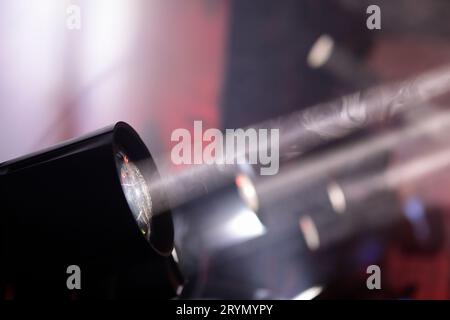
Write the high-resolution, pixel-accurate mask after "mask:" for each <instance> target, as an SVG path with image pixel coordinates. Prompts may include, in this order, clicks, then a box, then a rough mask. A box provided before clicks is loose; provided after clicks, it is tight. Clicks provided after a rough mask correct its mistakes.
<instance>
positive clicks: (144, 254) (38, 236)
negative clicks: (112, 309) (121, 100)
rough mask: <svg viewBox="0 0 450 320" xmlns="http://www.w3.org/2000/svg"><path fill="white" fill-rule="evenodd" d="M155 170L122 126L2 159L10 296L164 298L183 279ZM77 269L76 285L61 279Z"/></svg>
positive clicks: (4, 273) (0, 209) (5, 280)
mask: <svg viewBox="0 0 450 320" xmlns="http://www.w3.org/2000/svg"><path fill="white" fill-rule="evenodd" d="M157 178H158V173H157V170H156V168H155V165H154V162H153V160H152V157H151V156H150V153H149V151H148V149H147V148H146V147H145V145H144V143H143V142H142V140H141V139H140V138H139V136H138V134H137V133H136V132H135V131H134V130H133V129H132V128H131V127H130V126H129V125H127V124H126V123H123V122H119V123H117V124H116V125H114V126H113V127H110V128H106V129H104V130H101V131H98V132H96V133H94V134H91V135H89V136H86V137H83V138H80V139H76V140H72V141H68V142H66V143H63V144H60V145H58V146H56V147H53V148H51V149H48V150H45V151H42V152H38V153H35V154H32V155H28V156H25V157H23V158H20V159H16V160H12V161H8V162H6V163H3V164H1V165H0V218H1V220H0V223H1V226H0V227H1V229H0V231H1V238H0V239H1V241H2V243H1V247H0V250H1V256H0V261H1V267H0V268H1V269H0V280H1V283H0V285H1V290H2V292H0V294H3V295H4V296H6V297H9V298H21V297H24V298H28V297H31V298H39V297H45V298H47V297H48V296H57V297H62V298H74V297H75V298H91V297H106V298H117V297H119V298H120V297H124V298H128V297H150V298H169V297H173V296H174V295H175V294H176V292H177V290H178V291H179V290H180V286H181V285H182V278H181V275H180V273H179V269H178V265H177V263H176V262H175V261H174V260H173V258H172V255H171V253H172V250H173V237H174V234H173V224H172V217H171V213H170V212H162V213H161V212H158V214H155V213H154V212H152V209H153V208H152V195H151V194H150V187H149V186H150V184H151V183H152V181H153V180H154V179H157ZM72 265H76V266H78V267H79V269H80V271H81V272H80V279H81V289H79V290H77V289H73V288H70V286H68V282H70V281H74V279H72V278H71V279H69V278H70V276H71V275H72V274H70V273H68V267H69V266H72Z"/></svg>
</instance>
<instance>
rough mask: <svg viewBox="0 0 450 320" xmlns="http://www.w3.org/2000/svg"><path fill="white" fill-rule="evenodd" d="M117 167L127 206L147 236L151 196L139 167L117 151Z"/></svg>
mask: <svg viewBox="0 0 450 320" xmlns="http://www.w3.org/2000/svg"><path fill="white" fill-rule="evenodd" d="M117 162H118V169H119V174H120V182H121V184H122V189H123V192H124V194H125V197H126V199H127V202H128V206H129V207H130V209H131V212H132V213H133V216H134V218H135V219H136V222H137V224H138V226H139V229H140V230H141V232H142V233H143V234H144V235H145V236H146V237H147V238H148V237H149V236H150V226H151V221H152V198H151V196H150V192H149V188H148V185H147V182H146V181H145V178H144V176H143V175H142V173H141V171H140V170H139V168H138V167H137V166H136V165H135V164H134V163H133V162H132V161H130V159H129V158H128V156H127V155H126V154H125V153H124V152H122V151H119V152H118V153H117Z"/></svg>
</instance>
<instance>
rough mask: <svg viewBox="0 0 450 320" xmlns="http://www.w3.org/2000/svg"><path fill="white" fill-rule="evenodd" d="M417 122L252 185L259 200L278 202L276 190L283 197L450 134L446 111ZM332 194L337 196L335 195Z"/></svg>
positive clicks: (448, 116) (295, 165)
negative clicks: (377, 158) (409, 146)
mask: <svg viewBox="0 0 450 320" xmlns="http://www.w3.org/2000/svg"><path fill="white" fill-rule="evenodd" d="M420 120H421V121H420V122H415V123H410V124H408V125H407V126H405V127H402V128H398V129H394V130H390V131H388V132H386V133H383V134H380V135H377V136H373V137H369V138H366V139H363V140H361V141H358V142H356V143H352V144H350V145H347V146H344V147H341V148H338V149H335V150H331V151H327V152H323V153H322V154H320V155H318V156H316V157H313V158H310V159H308V160H305V161H303V162H302V163H301V164H300V165H299V164H294V165H291V166H286V167H285V168H284V169H283V170H282V171H280V173H279V174H278V175H276V176H274V177H270V178H267V179H264V180H261V181H260V182H259V183H257V184H255V187H256V191H257V194H258V198H259V199H260V200H261V201H267V202H271V201H277V200H279V197H280V193H279V192H276V191H277V190H283V191H284V192H283V193H282V195H283V196H286V195H288V194H293V193H295V192H298V191H299V190H302V189H304V188H307V187H308V186H309V185H311V183H314V182H316V181H318V180H320V179H322V178H323V177H325V176H327V175H332V174H334V173H336V172H339V171H342V170H344V169H345V168H349V167H351V166H356V165H358V164H360V163H362V162H363V161H365V160H367V159H370V158H372V157H374V156H376V155H379V154H382V153H383V152H389V151H392V150H394V149H395V148H396V147H399V146H401V145H402V144H405V143H411V142H414V141H418V140H419V139H421V138H429V139H432V140H433V139H436V138H437V137H439V135H445V134H448V133H450V112H449V111H445V112H439V113H435V114H433V115H432V116H430V117H428V118H427V119H420ZM420 169H423V168H422V167H418V168H413V169H411V170H420ZM389 179H391V180H395V179H397V178H396V176H395V175H394V176H391V177H390V178H389ZM335 191H336V190H335ZM334 195H335V196H336V192H335V194H334ZM335 200H336V199H335Z"/></svg>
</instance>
